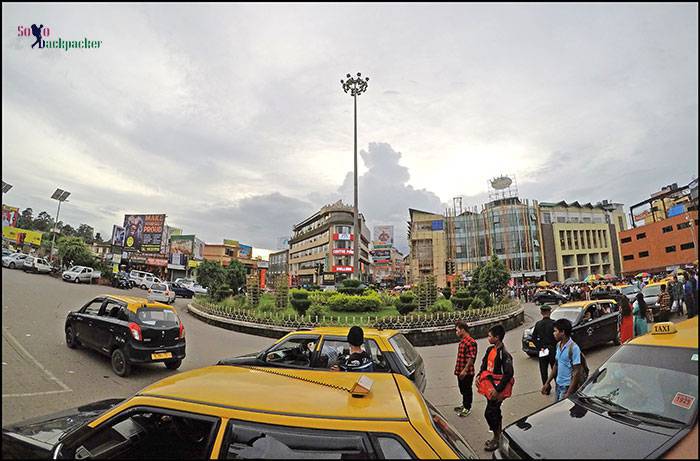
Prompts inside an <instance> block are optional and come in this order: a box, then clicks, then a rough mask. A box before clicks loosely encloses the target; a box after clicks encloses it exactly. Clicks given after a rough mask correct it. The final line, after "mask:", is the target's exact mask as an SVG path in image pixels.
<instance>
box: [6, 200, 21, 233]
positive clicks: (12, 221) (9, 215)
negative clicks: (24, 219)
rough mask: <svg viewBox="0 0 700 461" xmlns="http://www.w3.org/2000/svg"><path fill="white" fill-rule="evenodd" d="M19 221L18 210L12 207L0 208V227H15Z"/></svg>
mask: <svg viewBox="0 0 700 461" xmlns="http://www.w3.org/2000/svg"><path fill="white" fill-rule="evenodd" d="M18 219H19V208H15V207H13V206H8V205H3V206H2V227H3V228H5V227H17V220H18Z"/></svg>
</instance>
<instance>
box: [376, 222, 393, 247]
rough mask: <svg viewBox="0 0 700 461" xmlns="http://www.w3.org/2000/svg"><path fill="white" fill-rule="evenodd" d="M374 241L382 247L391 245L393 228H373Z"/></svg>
mask: <svg viewBox="0 0 700 461" xmlns="http://www.w3.org/2000/svg"><path fill="white" fill-rule="evenodd" d="M374 240H376V241H378V242H381V243H383V244H384V245H393V244H394V226H374Z"/></svg>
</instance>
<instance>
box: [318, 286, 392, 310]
mask: <svg viewBox="0 0 700 461" xmlns="http://www.w3.org/2000/svg"><path fill="white" fill-rule="evenodd" d="M381 306H382V299H381V298H380V297H379V294H377V292H376V291H370V292H369V293H368V294H366V295H362V296H357V295H348V294H344V293H334V294H333V295H332V296H331V297H330V298H329V299H328V307H330V308H331V309H332V310H334V311H346V312H376V311H378V310H379V308H380V307H381Z"/></svg>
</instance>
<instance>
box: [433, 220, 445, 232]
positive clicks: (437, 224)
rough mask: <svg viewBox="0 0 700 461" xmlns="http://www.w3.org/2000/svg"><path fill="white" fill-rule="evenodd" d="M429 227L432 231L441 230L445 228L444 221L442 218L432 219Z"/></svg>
mask: <svg viewBox="0 0 700 461" xmlns="http://www.w3.org/2000/svg"><path fill="white" fill-rule="evenodd" d="M430 227H431V229H432V230H434V231H441V230H444V229H445V222H444V221H443V220H442V219H439V220H436V221H433V222H432V223H431V224H430Z"/></svg>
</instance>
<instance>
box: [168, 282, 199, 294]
mask: <svg viewBox="0 0 700 461" xmlns="http://www.w3.org/2000/svg"><path fill="white" fill-rule="evenodd" d="M170 288H171V289H172V290H173V291H174V292H175V296H180V297H181V298H192V297H193V296H194V291H192V290H191V289H190V288H187V287H186V286H184V285H181V284H179V283H178V282H173V283H171V284H170Z"/></svg>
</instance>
